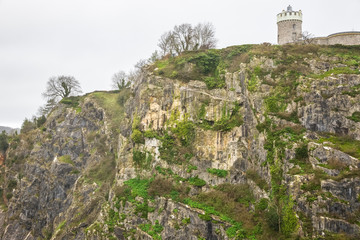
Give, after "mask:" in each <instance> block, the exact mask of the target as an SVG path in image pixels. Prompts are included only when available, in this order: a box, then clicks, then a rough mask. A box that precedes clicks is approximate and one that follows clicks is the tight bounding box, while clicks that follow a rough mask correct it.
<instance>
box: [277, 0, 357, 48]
mask: <svg viewBox="0 0 360 240" xmlns="http://www.w3.org/2000/svg"><path fill="white" fill-rule="evenodd" d="M302 17H303V14H302V12H301V10H299V11H293V9H292V7H291V6H290V5H289V6H288V7H287V10H286V11H285V10H283V11H282V12H281V13H279V14H277V25H278V44H280V45H282V44H287V43H295V42H301V41H303V39H302V33H303V32H302ZM309 42H311V43H313V44H321V45H334V44H342V45H360V32H359V31H351V32H340V33H334V34H330V35H329V36H327V37H316V38H312V39H310V41H309Z"/></svg>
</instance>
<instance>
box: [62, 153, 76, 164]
mask: <svg viewBox="0 0 360 240" xmlns="http://www.w3.org/2000/svg"><path fill="white" fill-rule="evenodd" d="M59 161H60V162H63V163H67V164H70V165H75V163H74V162H73V161H72V160H71V156H70V155H63V156H60V157H59Z"/></svg>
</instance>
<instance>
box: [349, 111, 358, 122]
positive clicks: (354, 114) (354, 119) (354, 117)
mask: <svg viewBox="0 0 360 240" xmlns="http://www.w3.org/2000/svg"><path fill="white" fill-rule="evenodd" d="M347 118H348V119H350V120H352V121H354V122H360V112H354V113H353V114H352V115H351V117H347Z"/></svg>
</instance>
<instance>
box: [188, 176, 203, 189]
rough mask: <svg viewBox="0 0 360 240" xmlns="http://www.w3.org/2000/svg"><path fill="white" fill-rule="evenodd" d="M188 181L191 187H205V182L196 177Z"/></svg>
mask: <svg viewBox="0 0 360 240" xmlns="http://www.w3.org/2000/svg"><path fill="white" fill-rule="evenodd" d="M188 181H189V183H190V184H191V185H193V186H196V187H203V186H205V185H206V182H205V181H204V180H203V179H201V178H199V177H198V176H196V177H191V178H189V179H188Z"/></svg>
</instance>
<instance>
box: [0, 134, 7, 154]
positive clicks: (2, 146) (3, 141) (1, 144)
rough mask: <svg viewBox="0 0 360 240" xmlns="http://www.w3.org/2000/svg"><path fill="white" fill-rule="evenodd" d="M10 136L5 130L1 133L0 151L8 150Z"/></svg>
mask: <svg viewBox="0 0 360 240" xmlns="http://www.w3.org/2000/svg"><path fill="white" fill-rule="evenodd" d="M8 140H9V139H8V136H7V134H6V132H5V131H3V132H2V133H1V134H0V152H1V151H2V152H6V150H7V149H8V147H9V141H8Z"/></svg>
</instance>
